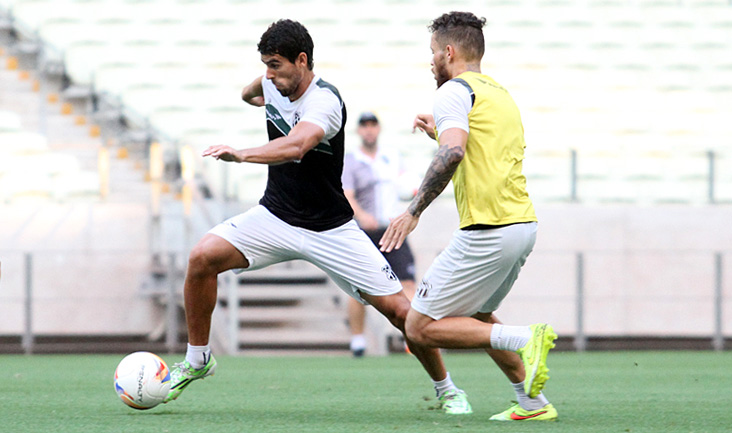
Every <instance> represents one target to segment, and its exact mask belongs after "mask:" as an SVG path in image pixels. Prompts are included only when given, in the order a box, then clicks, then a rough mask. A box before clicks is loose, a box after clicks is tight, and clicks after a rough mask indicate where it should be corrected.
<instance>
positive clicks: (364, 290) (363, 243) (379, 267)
mask: <svg viewBox="0 0 732 433" xmlns="http://www.w3.org/2000/svg"><path fill="white" fill-rule="evenodd" d="M302 258H303V259H305V260H308V261H310V262H311V263H313V264H314V265H316V266H317V267H319V268H320V269H322V270H323V271H325V272H326V273H327V274H328V275H329V276H330V277H331V279H332V280H333V281H334V282H335V283H336V284H337V285H338V287H340V288H341V289H342V290H343V291H345V292H346V293H347V294H348V295H350V296H351V297H353V298H355V299H357V300H361V301H363V302H367V303H370V304H372V305H373V306H374V307H375V308H376V309H377V310H378V311H379V312H380V313H381V314H383V315H384V316H385V317H386V318H387V319H388V320H389V321H390V322H391V323H392V324H393V325H394V326H395V327H396V328H397V329H399V330H400V331H402V333H404V320H405V318H406V314H407V312H408V311H409V300H408V299H407V297H406V296H405V295H404V293H403V291H402V288H401V284H400V283H399V280H398V278H397V277H396V275H395V274H394V272H393V271H392V270H391V266H390V265H389V264H388V263H387V261H386V259H385V258H384V256H383V255H382V254H381V253H380V252H379V250H378V249H377V248H376V247H375V246H374V244H373V243H372V242H371V241H370V240H369V238H368V237H367V236H366V234H365V233H364V232H363V231H361V230H360V229H359V228H358V225H357V224H356V223H355V221H350V222H348V223H346V224H344V225H343V226H341V227H338V228H336V229H333V230H328V231H325V232H321V233H314V232H307V233H306V242H305V245H304V247H303V257H302ZM405 338H406V337H405ZM408 344H410V349H414V354H415V356H416V357H417V359H418V360H419V361H420V362H421V363H422V365H423V367H424V368H425V370H426V371H427V373H428V374H429V376H430V378H431V379H432V380H433V384H434V385H435V386H436V389H438V393H439V392H440V389H442V388H441V387H447V388H454V389H457V388H456V387H455V386H454V384H452V380H451V379H450V376H449V373H447V371H446V370H445V367H444V364H443V362H442V357H441V355H440V352H439V351H438V350H437V349H427V348H421V347H417V346H416V345H413V344H411V343H408ZM437 387H440V388H437Z"/></svg>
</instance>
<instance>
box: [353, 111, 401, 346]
mask: <svg viewBox="0 0 732 433" xmlns="http://www.w3.org/2000/svg"><path fill="white" fill-rule="evenodd" d="M380 132H381V126H380V125H379V119H378V118H377V117H376V115H375V114H374V113H372V112H365V113H362V114H361V116H360V117H359V119H358V129H357V133H358V135H359V137H361V146H360V147H359V148H358V150H356V151H355V152H352V153H349V154H347V155H346V157H345V160H344V165H343V191H344V192H345V194H346V198H347V199H348V202H349V203H350V204H351V207H352V208H353V213H354V217H355V219H356V222H358V225H359V227H361V230H363V231H364V232H366V234H367V235H368V237H369V238H370V239H371V241H372V242H373V243H374V245H376V246H377V247H378V242H379V240H380V239H381V236H383V234H384V231H385V230H386V227H387V226H388V225H389V220H390V218H393V217H395V216H397V215H399V213H400V206H399V192H398V185H399V184H398V179H399V176H400V175H401V174H402V169H401V163H400V158H399V154H398V152H396V151H392V150H389V149H384V148H382V147H380V146H379V143H378V140H379V133H380ZM384 257H386V260H387V261H388V262H389V264H390V265H391V267H392V270H393V271H394V273H395V274H396V275H397V277H399V280H400V281H401V283H402V287H403V288H404V293H405V294H406V295H407V297H408V298H409V299H410V300H411V299H412V296H413V295H414V256H413V255H412V251H411V249H410V248H409V245H408V243H406V242H405V243H404V245H403V246H402V248H400V249H398V250H394V251H392V252H390V253H385V254H384ZM365 319H366V308H365V306H364V305H362V304H360V303H359V302H357V301H356V300H354V299H349V300H348V326H349V329H350V331H351V344H350V348H351V352H352V353H353V355H354V356H355V357H360V356H363V354H364V352H365V351H366V347H367V343H366V337H365V336H364V324H365Z"/></svg>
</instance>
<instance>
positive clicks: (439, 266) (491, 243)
mask: <svg viewBox="0 0 732 433" xmlns="http://www.w3.org/2000/svg"><path fill="white" fill-rule="evenodd" d="M536 229H537V223H535V222H531V223H521V224H513V225H509V226H506V227H501V228H497V229H490V230H457V231H456V232H455V234H454V235H453V237H452V240H451V241H450V244H449V245H448V246H447V248H445V250H443V251H442V253H440V255H439V256H437V258H436V259H435V261H434V262H432V266H430V268H429V269H428V270H427V273H426V274H425V276H424V278H423V279H422V282H421V283H420V284H419V288H418V289H417V293H416V294H415V296H414V299H413V300H412V308H414V309H415V310H417V311H418V312H420V313H422V314H424V315H426V316H429V317H431V318H433V319H435V320H439V319H442V318H443V317H465V316H472V315H473V314H475V313H477V312H481V313H492V312H494V311H495V310H496V309H497V308H498V306H499V305H500V304H501V301H503V298H505V297H506V295H507V294H508V292H509V291H510V290H511V287H512V286H513V283H514V282H515V281H516V278H517V277H518V274H519V271H520V270H521V267H522V266H523V265H524V263H525V262H526V258H527V257H529V253H531V250H532V248H533V247H534V243H535V242H536Z"/></svg>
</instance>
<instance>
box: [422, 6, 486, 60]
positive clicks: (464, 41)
mask: <svg viewBox="0 0 732 433" xmlns="http://www.w3.org/2000/svg"><path fill="white" fill-rule="evenodd" d="M483 26H485V18H478V17H476V16H475V15H473V14H472V13H470V12H454V11H453V12H450V13H449V14H442V16H440V17H438V18H435V19H434V20H432V24H430V25H429V26H428V27H427V28H429V29H430V32H432V33H433V34H434V35H436V37H437V40H438V41H439V42H441V43H445V44H455V45H457V46H459V47H460V48H461V49H462V50H463V52H464V53H465V55H466V56H467V57H468V58H469V60H480V59H482V58H483V53H484V52H485V39H484V38H483Z"/></svg>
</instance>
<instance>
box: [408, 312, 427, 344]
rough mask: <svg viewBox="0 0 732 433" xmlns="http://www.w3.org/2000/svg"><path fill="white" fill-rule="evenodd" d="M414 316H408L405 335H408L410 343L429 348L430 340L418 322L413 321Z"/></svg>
mask: <svg viewBox="0 0 732 433" xmlns="http://www.w3.org/2000/svg"><path fill="white" fill-rule="evenodd" d="M413 317H414V316H412V315H409V316H407V320H406V322H405V324H404V330H405V332H404V335H406V337H407V339H408V340H409V341H412V342H413V343H416V344H419V345H421V346H429V343H430V339H429V336H428V334H427V332H426V330H425V328H424V326H422V325H421V324H420V323H419V322H418V321H417V320H414V319H413Z"/></svg>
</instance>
